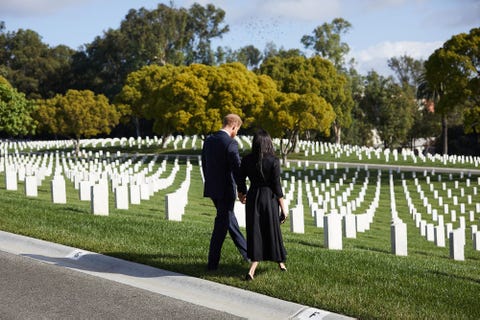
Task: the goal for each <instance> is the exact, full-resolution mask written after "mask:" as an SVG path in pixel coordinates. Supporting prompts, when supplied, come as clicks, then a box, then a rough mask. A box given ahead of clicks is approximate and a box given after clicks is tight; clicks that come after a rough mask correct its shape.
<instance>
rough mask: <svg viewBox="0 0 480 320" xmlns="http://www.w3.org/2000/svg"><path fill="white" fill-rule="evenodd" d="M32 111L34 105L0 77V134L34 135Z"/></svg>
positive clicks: (12, 135) (11, 135) (14, 135)
mask: <svg viewBox="0 0 480 320" xmlns="http://www.w3.org/2000/svg"><path fill="white" fill-rule="evenodd" d="M34 110H35V104H34V103H33V102H32V101H31V100H28V99H27V98H26V97H25V94H23V93H21V92H18V91H17V89H15V88H13V87H12V86H11V85H10V83H9V82H8V81H7V80H6V79H5V78H3V77H2V76H0V132H2V133H3V134H5V135H7V136H9V137H16V136H25V135H28V134H31V133H34V132H35V124H34V121H33V119H32V116H31V114H32V112H33V111H34Z"/></svg>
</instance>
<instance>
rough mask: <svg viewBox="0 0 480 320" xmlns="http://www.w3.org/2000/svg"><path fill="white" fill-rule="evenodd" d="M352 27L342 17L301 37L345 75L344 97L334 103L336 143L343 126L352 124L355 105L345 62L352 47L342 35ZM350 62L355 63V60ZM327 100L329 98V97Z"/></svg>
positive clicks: (310, 47)
mask: <svg viewBox="0 0 480 320" xmlns="http://www.w3.org/2000/svg"><path fill="white" fill-rule="evenodd" d="M351 27H352V25H351V24H350V22H348V21H346V20H344V19H342V18H335V19H333V20H332V22H331V23H324V24H323V25H321V26H318V27H317V28H316V29H315V30H313V34H312V35H305V36H303V37H302V39H301V42H302V43H303V45H304V46H305V48H307V49H313V50H314V52H315V54H316V55H319V56H320V57H322V58H324V59H328V60H329V61H331V62H332V63H333V65H334V66H335V68H336V69H337V71H338V72H339V73H341V74H343V75H344V77H345V79H344V81H345V84H344V85H343V88H342V91H343V92H342V96H343V98H342V99H341V100H338V101H336V102H335V103H334V104H332V105H333V107H334V109H335V114H336V118H335V121H334V122H333V127H332V129H333V132H334V134H335V142H336V143H341V137H342V128H348V127H349V126H350V125H351V124H352V118H351V112H352V108H353V105H354V102H353V100H352V98H351V96H352V91H351V90H352V86H351V81H352V79H349V77H348V72H347V67H346V62H345V57H346V55H347V54H348V52H349V51H350V47H349V46H348V44H346V43H345V42H342V41H341V40H342V39H341V35H342V34H345V33H348V31H349V30H350V28H351ZM350 63H351V64H353V60H352V61H351V62H350ZM327 101H329V100H328V99H327Z"/></svg>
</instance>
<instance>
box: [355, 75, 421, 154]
mask: <svg viewBox="0 0 480 320" xmlns="http://www.w3.org/2000/svg"><path fill="white" fill-rule="evenodd" d="M365 81H366V83H365V92H364V96H363V97H362V99H361V100H360V108H361V109H362V110H363V111H364V112H365V114H366V119H367V121H368V122H369V123H370V124H371V125H372V127H373V128H375V129H377V131H378V134H379V136H380V138H381V139H382V141H383V144H384V147H385V148H393V147H399V146H402V145H404V144H405V143H406V142H407V137H408V132H409V130H410V129H411V127H412V124H413V112H414V110H415V108H416V103H415V100H412V99H411V97H410V96H409V95H408V94H405V92H404V91H403V89H402V87H401V86H400V85H398V84H397V83H395V82H394V81H393V78H392V77H387V78H385V77H383V76H381V75H379V74H377V73H376V72H374V71H371V72H369V74H368V75H367V77H366V78H365Z"/></svg>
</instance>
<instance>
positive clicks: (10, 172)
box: [5, 166, 18, 190]
mask: <svg viewBox="0 0 480 320" xmlns="http://www.w3.org/2000/svg"><path fill="white" fill-rule="evenodd" d="M5 187H6V189H7V190H17V189H18V183H17V171H16V170H15V167H14V166H8V167H6V168H5Z"/></svg>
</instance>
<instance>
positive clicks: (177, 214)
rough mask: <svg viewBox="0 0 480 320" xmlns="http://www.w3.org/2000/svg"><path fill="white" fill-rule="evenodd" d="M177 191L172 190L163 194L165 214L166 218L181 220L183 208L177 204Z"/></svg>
mask: <svg viewBox="0 0 480 320" xmlns="http://www.w3.org/2000/svg"><path fill="white" fill-rule="evenodd" d="M178 196H179V195H178V193H177V192H173V193H169V194H167V195H165V215H166V218H167V220H173V221H182V215H183V214H184V211H185V208H184V206H183V205H179V201H178Z"/></svg>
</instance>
